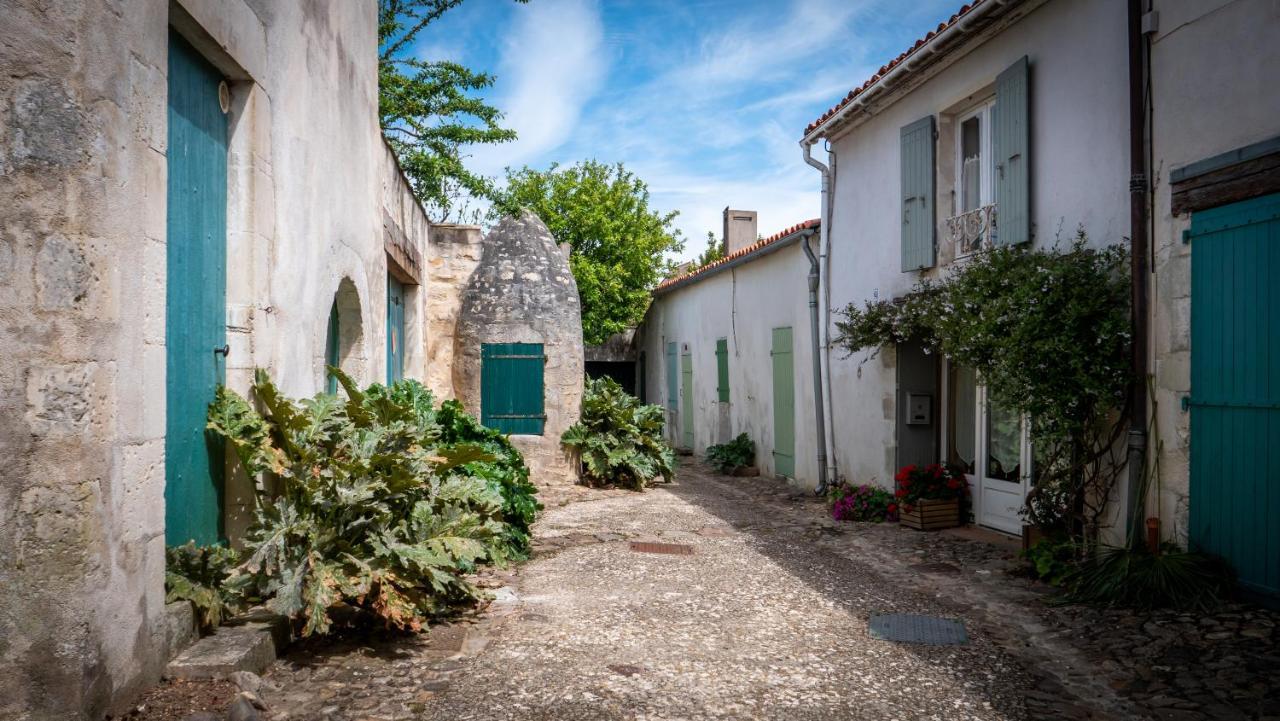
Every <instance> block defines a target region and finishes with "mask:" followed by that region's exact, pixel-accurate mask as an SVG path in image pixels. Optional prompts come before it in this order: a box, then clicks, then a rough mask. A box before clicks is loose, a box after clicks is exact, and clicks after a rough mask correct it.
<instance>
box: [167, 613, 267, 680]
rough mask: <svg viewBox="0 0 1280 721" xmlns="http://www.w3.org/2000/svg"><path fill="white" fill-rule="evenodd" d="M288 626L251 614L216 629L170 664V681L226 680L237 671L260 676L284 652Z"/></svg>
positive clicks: (261, 615) (259, 614)
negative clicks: (185, 679)
mask: <svg viewBox="0 0 1280 721" xmlns="http://www.w3.org/2000/svg"><path fill="white" fill-rule="evenodd" d="M288 639H289V626H288V622H287V621H286V620H285V619H284V618H283V617H281V616H275V615H273V614H270V613H267V612H265V611H261V610H259V611H251V612H249V613H248V614H245V615H244V616H242V617H240V618H238V619H234V620H232V621H231V622H229V623H227V624H226V625H223V626H219V627H218V628H217V629H216V630H215V631H214V632H213V633H212V634H210V635H208V636H205V637H204V638H202V639H200V640H199V641H196V642H195V643H194V644H192V645H191V646H190V647H189V648H187V649H186V650H185V651H183V652H182V653H180V654H178V655H177V657H175V658H174V659H173V660H172V661H170V662H169V666H168V671H167V674H168V675H169V676H170V677H172V678H228V677H229V676H230V675H231V674H232V673H235V672H236V671H249V672H250V673H255V674H259V675H261V674H262V673H263V672H264V671H266V669H267V667H268V666H270V665H271V663H272V662H273V661H275V660H276V655H277V654H278V653H280V652H281V651H283V650H284V648H285V646H286V645H287V643H288Z"/></svg>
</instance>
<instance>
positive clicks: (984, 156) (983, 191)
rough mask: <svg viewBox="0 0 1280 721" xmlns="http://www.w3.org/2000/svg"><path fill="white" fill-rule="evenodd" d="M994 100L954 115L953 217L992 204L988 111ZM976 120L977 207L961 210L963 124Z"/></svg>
mask: <svg viewBox="0 0 1280 721" xmlns="http://www.w3.org/2000/svg"><path fill="white" fill-rule="evenodd" d="M995 104H996V96H995V95H991V96H989V97H987V98H985V99H983V100H982V101H980V102H978V103H977V104H975V105H972V106H970V107H969V109H968V110H966V111H964V112H962V113H959V114H957V115H956V119H955V128H956V129H955V177H954V178H953V179H952V182H953V183H954V186H953V187H954V188H955V193H956V207H955V215H957V216H959V215H963V214H965V213H972V212H973V211H975V210H978V209H980V208H984V207H986V206H988V205H991V204H992V203H994V202H995V158H993V157H992V154H993V148H992V136H991V110H992V108H993V107H995ZM973 118H978V152H979V153H980V154H981V164H980V165H979V180H978V198H979V202H978V207H977V208H969V209H968V210H965V209H964V124H965V121H967V120H972V119H973Z"/></svg>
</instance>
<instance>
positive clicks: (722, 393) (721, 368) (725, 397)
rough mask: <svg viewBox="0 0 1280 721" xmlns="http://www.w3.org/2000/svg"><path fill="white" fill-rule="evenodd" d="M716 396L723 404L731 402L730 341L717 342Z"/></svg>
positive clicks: (723, 339) (724, 339)
mask: <svg viewBox="0 0 1280 721" xmlns="http://www.w3.org/2000/svg"><path fill="white" fill-rule="evenodd" d="M716 394H717V395H718V396H719V397H720V402H721V403H728V402H729V340H728V339H727V338H721V339H720V340H718V341H716Z"/></svg>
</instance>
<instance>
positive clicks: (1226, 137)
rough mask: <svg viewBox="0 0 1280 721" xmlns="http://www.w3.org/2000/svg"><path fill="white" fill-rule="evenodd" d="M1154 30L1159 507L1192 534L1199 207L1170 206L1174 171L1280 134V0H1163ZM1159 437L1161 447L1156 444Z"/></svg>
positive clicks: (1166, 525)
mask: <svg viewBox="0 0 1280 721" xmlns="http://www.w3.org/2000/svg"><path fill="white" fill-rule="evenodd" d="M1154 9H1155V10H1156V11H1157V12H1159V14H1160V25H1159V30H1158V32H1157V33H1156V34H1155V35H1154V36H1153V37H1152V43H1151V66H1152V82H1151V92H1152V102H1153V108H1152V126H1151V145H1152V159H1153V162H1152V180H1153V189H1154V193H1153V195H1154V197H1153V211H1152V233H1153V236H1152V237H1153V240H1152V247H1153V253H1154V271H1155V276H1154V280H1153V283H1152V295H1151V308H1152V335H1151V350H1152V354H1153V357H1154V366H1153V369H1154V372H1155V394H1154V397H1153V399H1152V400H1153V401H1154V403H1155V411H1156V421H1157V425H1156V430H1157V434H1156V436H1155V437H1154V438H1153V439H1152V443H1153V448H1157V450H1156V451H1154V452H1158V454H1159V464H1160V465H1159V469H1160V489H1161V491H1162V492H1161V494H1160V495H1159V500H1158V503H1159V506H1158V507H1157V506H1156V505H1155V504H1156V503H1157V500H1156V498H1154V497H1153V498H1150V499H1149V504H1148V512H1149V513H1152V514H1155V515H1158V516H1159V517H1160V518H1161V520H1162V522H1163V523H1162V529H1163V531H1164V533H1165V534H1166V535H1167V536H1172V537H1173V538H1175V539H1176V540H1178V541H1179V542H1185V540H1186V532H1187V512H1188V500H1189V499H1188V495H1189V487H1190V481H1189V471H1190V468H1189V452H1190V449H1189V441H1190V438H1189V427H1188V421H1189V420H1190V419H1189V414H1188V413H1187V412H1186V411H1184V410H1182V408H1181V398H1182V396H1184V395H1187V394H1189V393H1190V392H1191V337H1190V326H1191V322H1190V315H1191V297H1190V293H1191V262H1192V260H1193V254H1194V252H1195V249H1194V247H1193V245H1190V244H1184V243H1183V242H1182V231H1183V230H1185V229H1187V228H1189V227H1190V225H1191V214H1189V213H1188V214H1183V215H1181V216H1174V215H1172V212H1171V207H1170V200H1171V194H1170V187H1169V174H1170V172H1171V171H1172V170H1174V169H1177V168H1179V167H1182V166H1185V165H1188V164H1190V163H1194V162H1196V161H1199V160H1204V159H1206V158H1210V157H1213V156H1215V155H1219V154H1221V153H1225V152H1229V151H1232V150H1235V149H1237V148H1240V147H1242V146H1246V145H1249V144H1252V143H1256V142H1259V141H1262V140H1267V139H1270V138H1274V137H1277V136H1280V90H1278V89H1277V84H1276V83H1277V80H1276V79H1277V78H1278V77H1280V43H1278V42H1277V41H1276V37H1277V29H1280V4H1277V3H1275V2H1271V1H1269V0H1205V1H1201V0H1156V2H1155V5H1154ZM1157 443H1158V444H1159V445H1158V447H1157V446H1156V445H1155V444H1157Z"/></svg>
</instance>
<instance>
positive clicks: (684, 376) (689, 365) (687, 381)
mask: <svg viewBox="0 0 1280 721" xmlns="http://www.w3.org/2000/svg"><path fill="white" fill-rule="evenodd" d="M680 403H682V404H683V405H684V408H683V409H682V410H683V412H682V413H681V414H680V441H681V447H682V448H688V449H689V450H693V356H692V355H690V354H689V353H685V354H684V355H682V356H680Z"/></svg>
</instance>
